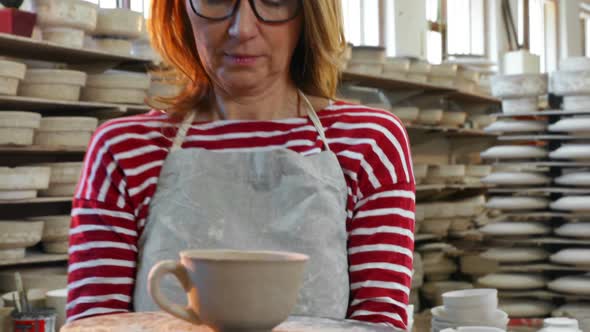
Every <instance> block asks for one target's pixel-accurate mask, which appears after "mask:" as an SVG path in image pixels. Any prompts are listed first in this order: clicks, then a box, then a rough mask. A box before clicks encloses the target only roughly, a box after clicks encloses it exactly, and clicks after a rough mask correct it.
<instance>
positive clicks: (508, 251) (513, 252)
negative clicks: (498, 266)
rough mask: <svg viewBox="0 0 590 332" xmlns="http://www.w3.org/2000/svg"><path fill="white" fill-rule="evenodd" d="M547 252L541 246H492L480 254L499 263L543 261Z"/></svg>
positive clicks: (547, 254) (547, 255)
mask: <svg viewBox="0 0 590 332" xmlns="http://www.w3.org/2000/svg"><path fill="white" fill-rule="evenodd" d="M549 255H550V254H549V252H547V251H546V250H544V249H541V248H492V249H488V250H487V251H485V252H483V253H482V254H481V255H480V256H481V257H483V258H485V259H489V260H493V261H496V262H499V263H509V264H510V263H530V262H538V261H543V260H545V259H546V258H547V257H549Z"/></svg>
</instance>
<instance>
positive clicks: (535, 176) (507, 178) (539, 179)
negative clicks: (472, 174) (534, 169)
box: [481, 172, 551, 186]
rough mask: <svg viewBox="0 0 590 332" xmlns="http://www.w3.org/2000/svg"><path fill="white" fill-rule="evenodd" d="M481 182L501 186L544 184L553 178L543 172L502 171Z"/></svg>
mask: <svg viewBox="0 0 590 332" xmlns="http://www.w3.org/2000/svg"><path fill="white" fill-rule="evenodd" d="M481 182H483V183H487V184H492V185H499V186H520V185H543V184H547V183H550V182H551V178H550V177H548V176H546V175H543V174H541V173H524V172H522V173H519V172H500V173H492V174H490V175H488V176H486V177H485V178H483V179H481Z"/></svg>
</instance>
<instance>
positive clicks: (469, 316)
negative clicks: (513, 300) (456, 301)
mask: <svg viewBox="0 0 590 332" xmlns="http://www.w3.org/2000/svg"><path fill="white" fill-rule="evenodd" d="M431 312H432V316H433V317H436V318H437V320H439V321H443V322H448V323H455V324H461V325H463V326H466V325H476V324H486V323H487V324H493V323H495V322H499V321H506V320H508V315H507V314H506V313H505V312H503V311H502V310H499V309H496V308H494V309H491V310H490V309H487V308H483V307H471V308H461V309H459V310H456V309H450V308H447V307H445V306H438V307H435V308H433V309H432V310H431Z"/></svg>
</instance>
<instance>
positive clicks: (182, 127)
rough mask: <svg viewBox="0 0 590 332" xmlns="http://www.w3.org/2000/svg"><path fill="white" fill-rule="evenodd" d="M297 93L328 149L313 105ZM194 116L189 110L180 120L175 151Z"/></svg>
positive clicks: (175, 140) (173, 149) (327, 147)
mask: <svg viewBox="0 0 590 332" xmlns="http://www.w3.org/2000/svg"><path fill="white" fill-rule="evenodd" d="M297 93H298V94H299V96H301V99H303V102H304V103H305V105H306V106H307V107H306V109H307V116H308V117H309V119H310V120H311V122H312V123H313V125H314V127H315V129H316V130H317V132H318V134H319V135H320V138H321V140H322V142H324V146H325V148H326V151H330V146H329V145H328V139H327V138H326V133H325V130H324V126H323V125H322V122H321V121H320V118H319V116H318V114H317V113H316V111H315V109H314V108H313V105H312V104H311V102H310V101H309V99H308V98H307V97H306V96H305V95H304V94H303V92H301V90H297ZM195 116H196V112H194V111H193V112H190V113H189V114H188V115H187V116H186V117H185V118H184V120H183V121H182V124H181V125H180V128H178V132H177V133H176V137H175V138H174V143H173V145H172V151H177V150H180V149H181V148H182V143H183V142H184V139H185V138H186V134H187V133H188V130H189V128H190V127H191V125H192V124H193V121H194V120H195Z"/></svg>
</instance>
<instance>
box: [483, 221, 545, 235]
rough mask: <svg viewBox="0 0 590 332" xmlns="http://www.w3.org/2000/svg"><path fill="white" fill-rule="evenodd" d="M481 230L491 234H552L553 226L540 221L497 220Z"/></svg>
mask: <svg viewBox="0 0 590 332" xmlns="http://www.w3.org/2000/svg"><path fill="white" fill-rule="evenodd" d="M479 231H480V232H482V233H483V234H486V235H490V236H533V235H547V234H551V227H549V226H546V225H544V224H542V223H539V222H497V223H492V224H487V225H485V226H484V227H482V228H480V229H479Z"/></svg>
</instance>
